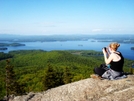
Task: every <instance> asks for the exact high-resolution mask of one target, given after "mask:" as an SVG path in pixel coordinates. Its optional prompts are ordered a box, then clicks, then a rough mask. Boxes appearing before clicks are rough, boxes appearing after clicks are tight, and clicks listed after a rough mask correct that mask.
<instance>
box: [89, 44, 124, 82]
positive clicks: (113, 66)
mask: <svg viewBox="0 0 134 101" xmlns="http://www.w3.org/2000/svg"><path fill="white" fill-rule="evenodd" d="M119 46H120V44H119V43H117V42H113V43H111V44H110V45H109V47H108V48H106V47H104V48H103V49H102V51H103V54H104V60H105V65H101V66H100V67H97V68H94V73H95V74H97V75H98V76H99V77H101V78H106V79H109V80H114V79H119V78H124V77H126V76H125V75H123V65H124V57H123V56H122V54H121V52H119V51H117V49H118V47H119ZM107 65H108V66H109V65H110V68H108V66H107ZM94 76H96V75H91V77H94Z"/></svg>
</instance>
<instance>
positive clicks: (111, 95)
mask: <svg viewBox="0 0 134 101" xmlns="http://www.w3.org/2000/svg"><path fill="white" fill-rule="evenodd" d="M9 101H134V75H128V77H127V78H125V79H120V80H113V81H111V80H99V79H92V78H88V79H84V80H80V81H77V82H74V83H70V84H66V85H63V86H59V87H57V88H52V89H50V90H47V91H44V92H39V93H34V92H30V93H29V94H27V95H23V96H15V97H13V98H10V99H9Z"/></svg>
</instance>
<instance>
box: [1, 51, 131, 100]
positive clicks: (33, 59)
mask: <svg viewBox="0 0 134 101" xmlns="http://www.w3.org/2000/svg"><path fill="white" fill-rule="evenodd" d="M9 54H10V55H11V56H13V57H12V58H11V59H10V65H11V66H14V68H13V71H14V72H15V80H16V86H15V87H16V88H15V89H16V92H17V93H18V94H23V93H25V92H31V91H34V92H39V91H43V90H44V89H45V90H47V89H49V88H51V87H56V86H60V85H62V84H67V83H70V82H74V81H78V80H82V79H86V78H89V77H90V74H92V73H93V68H94V67H98V66H100V64H102V63H104V58H103V56H102V55H101V52H95V51H92V50H91V51H90V50H86V51H84V50H77V51H75V50H68V51H50V52H47V51H42V50H22V51H11V52H9V53H8V54H5V53H4V55H9ZM132 63H133V61H131V60H126V59H125V65H124V70H125V71H126V72H129V69H130V68H129V67H131V64H132ZM5 66H6V62H5V60H1V61H0V81H1V83H0V90H1V93H0V98H2V97H3V96H5V95H6V88H5V79H4V78H5V68H4V67H5ZM19 91H21V92H19Z"/></svg>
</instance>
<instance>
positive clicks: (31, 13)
mask: <svg viewBox="0 0 134 101" xmlns="http://www.w3.org/2000/svg"><path fill="white" fill-rule="evenodd" d="M0 34H23V35H57V34H58V35H59V34H62V35H67V34H71V35H72V34H75V35H76V34H134V0H0Z"/></svg>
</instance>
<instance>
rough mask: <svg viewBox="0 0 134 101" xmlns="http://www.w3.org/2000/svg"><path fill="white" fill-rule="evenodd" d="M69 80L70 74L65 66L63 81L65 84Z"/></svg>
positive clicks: (70, 78)
mask: <svg viewBox="0 0 134 101" xmlns="http://www.w3.org/2000/svg"><path fill="white" fill-rule="evenodd" d="M71 80H72V74H71V72H70V70H69V68H67V67H66V68H65V70H64V74H63V81H64V83H65V84H67V83H71Z"/></svg>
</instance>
